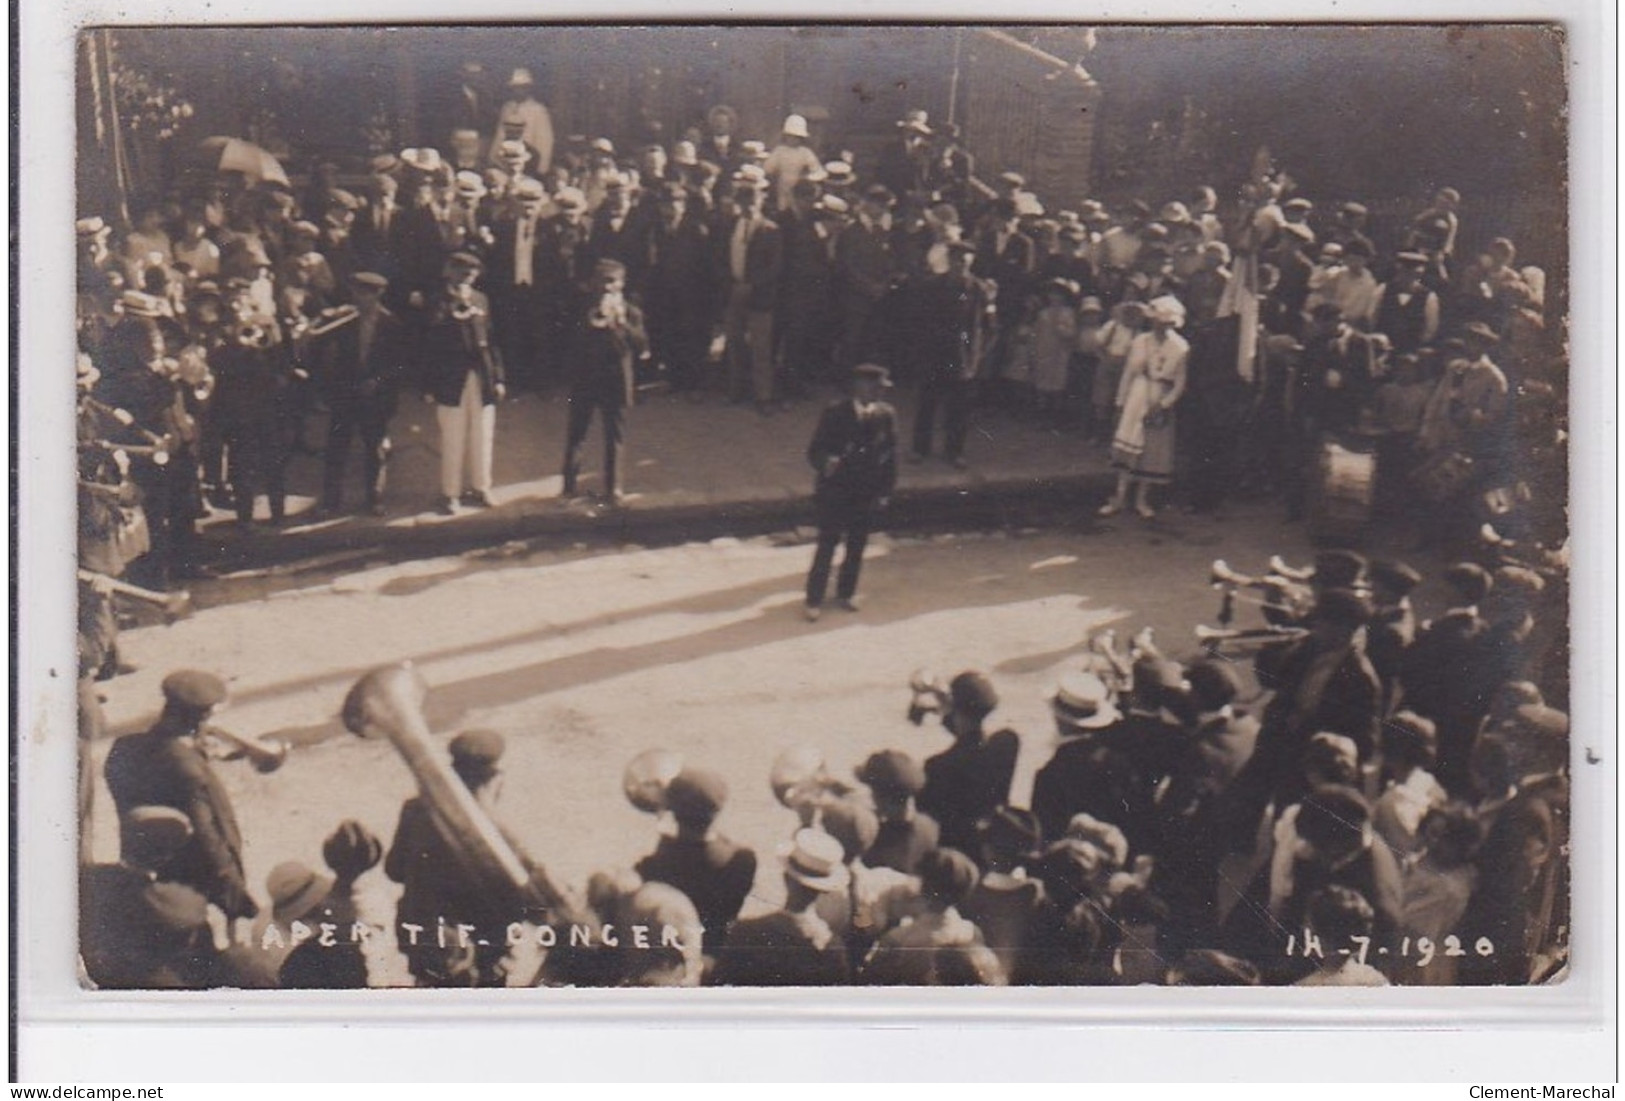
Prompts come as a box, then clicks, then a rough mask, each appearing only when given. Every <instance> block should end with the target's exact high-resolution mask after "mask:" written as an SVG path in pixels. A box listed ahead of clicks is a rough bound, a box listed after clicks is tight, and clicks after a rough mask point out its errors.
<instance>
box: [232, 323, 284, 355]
mask: <svg viewBox="0 0 1625 1101" xmlns="http://www.w3.org/2000/svg"><path fill="white" fill-rule="evenodd" d="M232 335H233V336H234V337H236V339H237V343H238V344H239V345H240V346H242V347H244V348H247V349H248V350H249V351H251V352H264V351H268V350H270V349H271V348H273V347H275V346H276V343H277V339H276V334H275V332H273V331H272V329H271V327H270V326H269V325H260V324H257V323H255V322H248V323H245V324H242V325H239V326H237V329H236V331H235V332H234V333H233V334H232Z"/></svg>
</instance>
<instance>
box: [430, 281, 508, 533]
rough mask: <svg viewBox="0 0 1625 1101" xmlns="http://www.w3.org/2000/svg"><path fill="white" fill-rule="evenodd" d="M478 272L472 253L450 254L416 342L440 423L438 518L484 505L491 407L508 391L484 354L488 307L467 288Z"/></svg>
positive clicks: (492, 358)
mask: <svg viewBox="0 0 1625 1101" xmlns="http://www.w3.org/2000/svg"><path fill="white" fill-rule="evenodd" d="M483 267H484V264H483V263H482V262H481V261H480V258H479V257H477V256H475V255H474V254H473V253H469V252H454V253H452V254H451V256H450V258H449V259H447V261H446V266H445V272H444V274H445V280H444V282H443V283H442V285H441V288H440V292H439V294H438V295H437V296H436V299H435V301H434V302H433V303H432V305H431V307H430V310H429V324H428V330H427V332H426V333H425V336H424V340H425V357H426V367H427V374H428V385H429V393H430V395H431V396H432V397H433V398H434V400H435V404H436V409H435V415H436V418H437V419H438V420H439V422H440V494H441V496H440V502H439V506H438V511H439V512H440V514H441V515H442V516H455V515H456V514H457V505H458V503H459V502H461V503H463V504H466V505H471V506H473V507H475V508H490V507H491V504H492V502H491V449H492V443H493V441H494V439H495V436H496V423H497V410H496V404H497V402H499V401H502V400H503V399H504V398H505V397H507V394H508V389H507V385H506V378H505V376H504V374H503V370H502V364H501V362H500V361H499V360H498V358H497V356H496V353H495V352H494V351H493V350H492V348H491V303H490V301H489V300H488V299H487V298H486V297H485V295H484V294H483V293H481V292H480V291H477V290H475V289H474V280H475V279H477V278H478V277H479V274H480V271H481V270H482V269H483Z"/></svg>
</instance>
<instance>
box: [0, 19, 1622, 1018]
mask: <svg viewBox="0 0 1625 1101" xmlns="http://www.w3.org/2000/svg"><path fill="white" fill-rule="evenodd" d="M1570 49H1571V43H1570V41H1569V37H1568V31H1567V30H1566V28H1565V26H1564V25H1562V24H1559V23H1451V24H1433V25H1430V24H1397V23H1395V24H1368V25H1356V24H1301V25H1286V24H1275V25H1242V24H1236V25H1222V24H1201V25H1196V24H1191V25H1177V24H1168V25H1149V24H1140V25H1136V24H1112V23H1102V24H1097V25H1087V26H1086V25H1079V24H1060V23H1046V24H1036V23H1024V24H1011V25H995V24H987V23H984V24H968V23H967V24H953V23H929V24H921V23H912V24H873V23H868V24H858V23H853V24H839V23H814V22H808V23H804V24H797V25H789V24H782V23H765V22H763V23H716V24H706V23H686V24H678V23H672V24H656V25H632V24H612V23H603V22H598V23H570V24H554V25H546V24H538V23H512V24H468V25H456V24H449V23H448V24H436V25H428V24H400V25H359V24H358V25H350V26H344V25H329V26H218V25H217V26H203V25H196V26H186V25H156V24H154V25H149V26H138V25H116V26H115V25H95V24H91V25H86V26H82V27H79V28H77V30H76V37H75V40H74V58H75V64H74V70H73V90H74V96H73V111H74V126H73V136H72V153H73V159H74V164H75V176H76V187H75V189H74V202H73V205H74V208H75V209H74V218H75V221H74V239H75V241H76V243H77V257H76V263H75V265H74V286H75V292H76V293H75V294H74V296H73V297H72V298H71V300H70V299H69V298H67V297H66V296H65V297H64V298H63V300H61V301H59V302H57V303H55V304H54V306H55V308H57V309H58V310H59V311H60V312H61V314H63V315H65V314H66V312H67V311H68V309H69V308H70V305H71V309H72V323H73V326H74V331H75V333H76V336H77V361H76V380H77V381H76V391H75V393H76V406H75V410H76V423H77V440H76V443H77V451H76V461H77V472H78V486H77V503H76V511H75V515H76V521H77V540H78V541H77V647H78V649H77V659H78V664H77V670H76V673H77V700H78V715H77V730H78V771H77V812H76V819H77V839H78V844H77V854H78V872H77V882H78V893H77V912H76V913H74V914H73V915H72V916H71V917H72V923H75V924H76V928H77V944H78V952H77V961H78V975H77V982H78V985H79V987H81V988H82V989H83V990H85V991H89V992H97V993H100V992H107V991H194V990H217V989H233V990H254V991H260V990H284V991H287V990H296V991H312V990H354V989H363V988H409V987H417V988H457V989H464V990H474V989H483V988H512V987H526V988H529V987H547V988H559V987H575V988H595V989H597V988H649V987H723V988H727V987H743V988H750V987H853V988H899V987H901V988H922V987H944V986H949V987H1026V988H1036V987H1052V988H1053V987H1069V988H1103V987H1141V986H1169V987H1259V986H1262V987H1289V986H1304V987H1315V986H1335V987H1389V986H1392V987H1427V988H1462V987H1535V988H1540V987H1548V986H1552V985H1557V984H1562V983H1563V982H1565V981H1566V980H1569V979H1571V978H1572V975H1571V967H1572V965H1573V960H1572V959H1571V943H1572V941H1573V939H1574V937H1575V935H1576V934H1575V930H1574V928H1573V927H1574V924H1575V923H1574V920H1573V919H1572V918H1571V914H1575V913H1578V909H1577V908H1576V907H1574V906H1573V905H1572V898H1573V888H1572V882H1573V880H1574V879H1575V878H1577V877H1578V876H1580V875H1581V874H1582V873H1581V872H1579V871H1576V870H1575V869H1576V865H1575V864H1574V860H1573V855H1574V852H1573V847H1572V846H1571V827H1570V823H1571V800H1570V775H1571V769H1572V768H1578V767H1581V766H1580V765H1579V764H1578V763H1577V762H1580V761H1583V760H1585V759H1586V757H1587V756H1588V755H1590V754H1591V753H1592V750H1591V748H1590V746H1591V745H1592V744H1593V743H1594V742H1595V737H1596V735H1593V736H1592V738H1593V741H1592V742H1583V741H1581V740H1580V739H1578V738H1577V737H1576V738H1572V739H1571V732H1570V722H1569V713H1570V710H1571V702H1570V679H1571V678H1570V673H1571V616H1570V596H1569V594H1570V566H1571V558H1572V555H1571V550H1572V548H1571V532H1570V528H1571V523H1573V522H1574V517H1573V516H1572V514H1571V510H1570V500H1571V498H1570V435H1569V411H1570V384H1569V360H1570V352H1571V343H1570V342H1571V335H1572V334H1571V333H1570V326H1569V317H1570V266H1571V259H1570V250H1569V242H1570V199H1571V177H1570V164H1569V125H1570V114H1569V111H1570V95H1571V92H1570V65H1569V53H1570ZM62 241H63V250H64V252H65V251H66V248H67V239H66V227H63V233H62ZM56 320H57V322H59V323H60V324H61V325H62V326H63V327H64V328H65V327H66V326H67V324H68V318H67V317H66V316H60V317H58V318H57V319H56ZM1592 367H1593V368H1597V367H1601V368H1607V365H1606V364H1592ZM30 370H31V375H30V377H29V379H28V382H27V386H29V387H34V388H48V387H51V386H56V385H57V383H56V381H55V380H54V376H50V375H49V370H48V369H47V367H46V366H44V365H39V364H36V365H34V366H33V367H31V369H30ZM61 371H62V377H61V379H60V386H59V387H58V388H59V389H60V390H61V392H62V397H63V401H64V403H66V402H67V400H68V399H67V397H66V394H67V384H66V378H65V363H63V364H62V365H61ZM1594 443H1595V441H1594ZM1609 444H1610V446H1611V441H1609ZM62 447H63V450H64V451H65V450H66V444H65V440H64V441H62ZM64 492H65V491H64ZM68 614H70V610H69V609H67V608H64V609H62V615H63V616H64V617H66V616H67V615H68ZM1601 675H1604V676H1607V675H1610V674H1609V673H1608V671H1607V670H1604V671H1603V672H1602V674H1601ZM62 683H63V684H64V685H65V684H66V683H67V682H66V681H65V680H64V681H63V682H62ZM64 693H66V689H65V688H64ZM1596 744H1601V743H1596ZM1606 748H1607V749H1608V750H1609V751H1610V755H1611V750H1612V748H1613V740H1612V739H1611V738H1609V739H1608V740H1607V743H1606ZM1593 763H1595V762H1593ZM1609 767H1610V768H1612V767H1613V765H1612V764H1611V763H1610V765H1609ZM65 782H66V781H65ZM1593 813H1595V811H1593ZM1597 870H1598V871H1601V870H1602V869H1601V868H1600V867H1598V868H1597ZM1571 873H1573V874H1571ZM61 916H62V918H63V919H64V921H66V920H67V919H68V918H69V915H67V914H63V915H61ZM1592 932H1593V934H1594V935H1596V934H1598V932H1599V931H1597V930H1593V931H1592ZM543 996H544V997H545V996H546V994H545V992H544V994H543ZM1271 996H1272V997H1273V996H1275V995H1271ZM290 997H292V995H290ZM684 997H687V998H699V997H701V996H700V995H684Z"/></svg>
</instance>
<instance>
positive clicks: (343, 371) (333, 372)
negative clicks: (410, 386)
mask: <svg viewBox="0 0 1625 1101" xmlns="http://www.w3.org/2000/svg"><path fill="white" fill-rule="evenodd" d="M388 287H389V280H388V279H386V278H385V277H384V276H382V275H379V274H378V273H377V272H371V271H363V272H357V273H356V274H355V275H353V276H351V278H350V288H351V292H352V294H353V295H354V299H355V307H356V311H357V312H356V316H355V318H354V320H351V321H347V322H344V323H343V325H342V326H340V327H339V328H337V329H336V330H334V331H333V332H332V333H331V335H330V336H327V337H326V338H325V339H322V342H321V344H320V345H319V347H320V349H321V351H320V356H321V364H322V369H321V373H320V380H321V384H322V390H323V392H324V395H325V397H326V400H327V407H328V409H329V410H330V411H331V414H332V419H331V420H330V421H329V422H328V427H327V447H326V450H325V458H326V473H325V476H324V477H323V480H322V504H321V507H322V511H323V512H325V513H328V514H330V515H337V514H338V513H340V512H341V511H342V510H343V506H344V471H345V467H346V466H347V465H348V464H349V458H350V441H351V439H353V438H354V437H355V436H357V435H359V436H360V437H361V469H362V487H363V493H364V495H365V507H366V510H367V512H368V513H370V514H371V515H373V516H382V515H383V514H384V506H383V500H382V498H383V493H384V477H385V473H386V469H385V468H386V466H387V464H388V462H389V451H390V443H389V421H390V418H391V417H393V416H394V415H395V399H396V394H397V391H398V390H399V388H400V383H401V380H402V378H403V377H404V376H405V374H406V355H407V341H406V333H405V328H404V326H403V325H402V324H401V321H400V319H399V318H397V317H396V316H395V315H394V314H393V313H391V312H390V311H389V310H388V309H387V308H385V306H384V304H383V302H384V292H385V291H386V290H387V289H388Z"/></svg>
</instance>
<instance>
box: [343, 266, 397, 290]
mask: <svg viewBox="0 0 1625 1101" xmlns="http://www.w3.org/2000/svg"><path fill="white" fill-rule="evenodd" d="M350 282H352V283H354V284H356V285H357V286H362V287H371V288H372V289H373V290H378V291H381V290H384V289H385V288H386V287H388V286H389V277H388V276H385V275H381V274H379V273H378V272H375V271H358V272H356V273H355V274H354V275H352V276H350Z"/></svg>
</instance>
